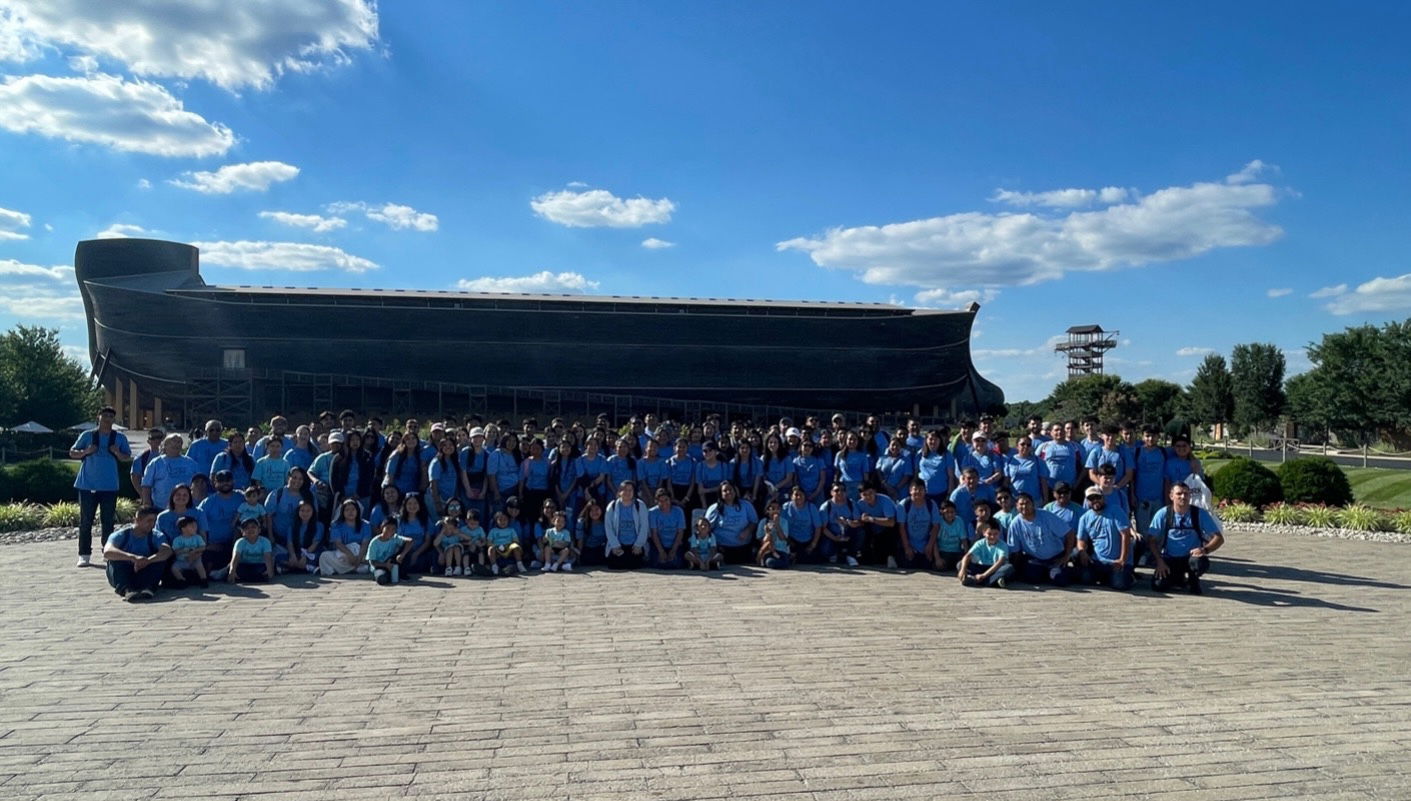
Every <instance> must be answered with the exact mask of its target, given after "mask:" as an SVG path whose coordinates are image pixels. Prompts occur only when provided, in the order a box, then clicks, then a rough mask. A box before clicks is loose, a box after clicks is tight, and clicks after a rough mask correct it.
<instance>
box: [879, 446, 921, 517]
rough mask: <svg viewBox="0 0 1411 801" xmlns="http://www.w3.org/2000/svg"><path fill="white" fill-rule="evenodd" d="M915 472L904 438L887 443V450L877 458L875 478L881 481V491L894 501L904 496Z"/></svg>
mask: <svg viewBox="0 0 1411 801" xmlns="http://www.w3.org/2000/svg"><path fill="white" fill-rule="evenodd" d="M915 474H916V470H915V469H914V468H913V467H912V458H911V453H910V452H909V451H908V450H907V449H906V440H905V439H903V438H900V437H897V438H894V439H893V440H892V441H891V442H889V443H887V452H886V453H884V454H882V456H881V458H879V459H878V460H877V478H878V479H879V481H880V482H881V486H882V492H884V493H886V495H887V497H888V498H891V499H892V500H894V501H899V500H901V499H903V498H905V497H906V496H907V487H908V485H909V484H910V483H911V477H912V476H913V475H915Z"/></svg>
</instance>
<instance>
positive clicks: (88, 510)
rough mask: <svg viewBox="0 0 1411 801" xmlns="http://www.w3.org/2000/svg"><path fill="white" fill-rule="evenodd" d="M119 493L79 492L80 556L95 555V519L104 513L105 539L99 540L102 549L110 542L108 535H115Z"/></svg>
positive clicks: (107, 491) (100, 491)
mask: <svg viewBox="0 0 1411 801" xmlns="http://www.w3.org/2000/svg"><path fill="white" fill-rule="evenodd" d="M117 509H118V491H117V490H79V491H78V555H79V556H91V555H92V554H93V518H94V517H95V516H98V512H99V511H100V510H101V512H102V521H103V537H102V539H100V540H98V545H99V547H100V548H101V547H102V546H103V545H105V544H107V542H108V535H109V534H112V533H113V526H114V524H115V522H116V520H117Z"/></svg>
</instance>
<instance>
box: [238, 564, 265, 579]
mask: <svg viewBox="0 0 1411 801" xmlns="http://www.w3.org/2000/svg"><path fill="white" fill-rule="evenodd" d="M235 575H236V577H237V578H239V579H240V580H241V581H269V571H267V570H265V566H264V563H263V562H237V563H236V565H235Z"/></svg>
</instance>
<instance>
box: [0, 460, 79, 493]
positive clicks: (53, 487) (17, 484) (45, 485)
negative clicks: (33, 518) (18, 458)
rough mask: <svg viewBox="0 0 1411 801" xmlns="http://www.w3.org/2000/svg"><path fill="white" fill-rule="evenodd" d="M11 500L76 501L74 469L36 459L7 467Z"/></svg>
mask: <svg viewBox="0 0 1411 801" xmlns="http://www.w3.org/2000/svg"><path fill="white" fill-rule="evenodd" d="M5 472H7V473H9V476H8V479H9V481H8V484H9V487H10V489H9V493H10V497H11V499H12V500H14V501H28V502H30V503H59V502H60V501H70V500H73V498H74V488H73V479H74V474H73V469H72V468H71V467H69V466H67V465H65V464H63V463H61V462H56V461H53V460H51V459H34V460H31V461H28V462H20V463H19V464H15V465H11V466H10V467H8V468H6V471H5Z"/></svg>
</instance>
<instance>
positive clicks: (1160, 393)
mask: <svg viewBox="0 0 1411 801" xmlns="http://www.w3.org/2000/svg"><path fill="white" fill-rule="evenodd" d="M1132 390H1133V391H1134V392H1135V393H1136V396H1137V405H1138V407H1140V411H1139V412H1138V413H1137V415H1136V416H1134V417H1133V418H1132V420H1133V421H1134V422H1141V423H1153V424H1155V425H1158V426H1163V427H1164V426H1165V425H1166V424H1167V423H1169V422H1171V420H1173V419H1174V418H1175V417H1176V412H1177V409H1179V408H1180V406H1181V403H1182V402H1183V401H1184V396H1185V394H1186V391H1185V390H1184V389H1182V388H1181V385H1180V384H1174V383H1172V382H1170V381H1162V380H1161V379H1159V378H1148V379H1147V380H1145V381H1141V382H1139V383H1137V384H1136V385H1135V386H1133V387H1132Z"/></svg>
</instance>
